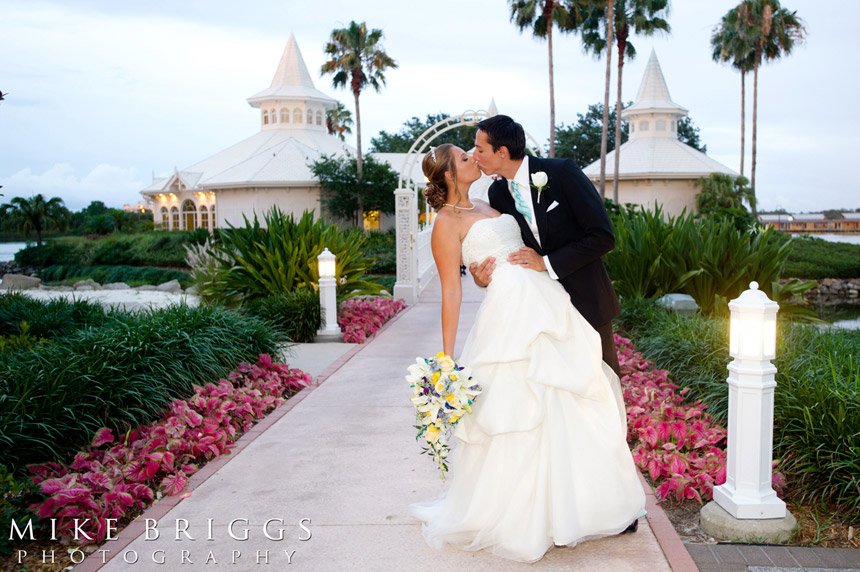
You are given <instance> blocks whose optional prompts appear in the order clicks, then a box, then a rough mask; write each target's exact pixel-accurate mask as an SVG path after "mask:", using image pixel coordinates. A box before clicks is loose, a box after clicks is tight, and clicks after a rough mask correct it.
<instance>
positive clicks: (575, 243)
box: [469, 115, 621, 377]
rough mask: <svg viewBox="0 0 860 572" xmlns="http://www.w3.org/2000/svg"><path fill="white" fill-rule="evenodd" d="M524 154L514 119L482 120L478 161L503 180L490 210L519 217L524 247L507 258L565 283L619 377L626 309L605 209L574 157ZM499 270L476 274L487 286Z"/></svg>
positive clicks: (491, 264) (489, 267)
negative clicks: (610, 268)
mask: <svg viewBox="0 0 860 572" xmlns="http://www.w3.org/2000/svg"><path fill="white" fill-rule="evenodd" d="M525 151H526V138H525V132H524V131H523V128H522V126H521V125H520V124H519V123H516V122H515V121H514V120H513V119H511V118H510V117H508V116H506V115H495V116H493V117H490V118H487V119H485V120H483V121H481V122H480V123H478V133H477V135H476V136H475V152H474V155H473V157H474V158H475V160H476V161H477V162H478V166H479V167H480V168H481V171H483V172H484V173H486V174H488V175H500V176H501V177H504V178H500V179H498V180H496V181H495V182H494V183H493V184H492V185H490V188H489V191H488V195H489V199H490V206H492V207H493V208H494V209H496V210H497V211H500V212H502V213H507V214H510V215H513V217H514V218H515V219H516V220H517V223H519V225H520V230H521V232H522V236H523V242H524V243H525V246H524V247H523V248H521V249H520V250H518V251H516V252H513V253H512V254H510V255H509V256H508V261H509V262H511V263H512V264H519V265H521V266H525V267H526V268H529V269H530V270H536V271H538V272H542V271H544V270H546V271H548V272H549V275H550V276H551V277H552V278H554V279H555V280H558V281H559V282H561V284H562V286H564V289H565V290H567V292H568V294H570V300H571V302H572V303H573V305H574V306H575V307H576V309H577V310H579V313H580V314H582V316H583V317H584V318H585V319H586V320H587V321H588V323H589V324H591V325H592V326H593V327H594V329H595V330H597V332H598V333H599V334H600V340H601V345H602V350H603V361H604V362H606V363H607V364H608V365H609V366H610V367H611V368H612V369H613V370H615V373H616V374H618V375H619V377H620V375H621V374H620V371H619V366H618V354H617V353H616V348H615V341H614V340H613V336H612V318H614V317H615V316H617V315H618V313H619V311H620V307H619V305H618V299H617V298H616V296H615V290H614V289H613V288H612V281H611V280H610V279H609V275H608V274H607V273H606V268H604V266H603V262H602V261H601V259H600V257H601V256H603V255H604V254H606V253H607V252H609V251H610V250H612V248H613V247H614V246H615V235H614V234H613V233H612V226H611V224H610V223H609V216H608V215H607V214H606V208H605V207H604V206H603V201H602V200H601V198H600V195H599V194H598V193H597V190H595V188H594V185H592V184H591V181H589V180H588V178H587V177H586V176H585V175H584V174H583V173H582V171H581V170H579V168H578V167H577V166H576V164H575V163H574V162H573V161H572V160H570V159H539V158H537V157H532V156H529V155H526V154H525ZM543 183H545V184H543ZM494 268H495V259H494V258H492V257H491V258H487V259H486V260H484V261H483V262H481V263H480V264H472V265H471V266H470V267H469V270H470V272H471V273H472V277H473V279H474V280H475V283H476V284H477V285H478V286H481V287H486V286H487V284H489V283H490V280H491V279H492V272H493V269H494Z"/></svg>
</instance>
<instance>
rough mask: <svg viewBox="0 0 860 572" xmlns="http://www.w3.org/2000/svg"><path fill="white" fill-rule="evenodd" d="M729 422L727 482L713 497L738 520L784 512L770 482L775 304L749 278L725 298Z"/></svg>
mask: <svg viewBox="0 0 860 572" xmlns="http://www.w3.org/2000/svg"><path fill="white" fill-rule="evenodd" d="M729 309H730V310H731V326H730V328H731V330H730V334H729V336H730V338H729V354H730V355H731V356H732V357H733V358H734V360H733V361H732V362H731V363H730V364H729V366H728V369H729V378H728V384H729V424H728V458H727V464H726V482H725V484H723V485H720V486H718V487H714V500H715V501H716V502H717V504H719V505H720V506H721V507H722V508H723V509H725V510H726V512H728V513H729V514H730V515H732V516H733V517H734V518H737V519H770V518H783V517H785V516H786V509H785V503H784V502H783V501H782V500H781V499H780V498H779V497H777V496H776V492H775V491H774V490H773V487H772V486H771V473H772V470H773V469H772V466H771V462H772V459H773V395H774V388H775V387H776V381H774V374H776V367H774V366H773V364H772V363H771V362H770V360H772V359H774V357H775V356H776V313H777V311H778V310H779V305H778V304H777V303H776V302H774V301H773V300H771V299H770V298H768V297H767V294H765V293H764V292H762V291H761V290H759V289H758V283H756V282H752V283H750V289H749V290H746V291H744V292H743V293H742V294H741V295H740V296H739V297H738V298H736V299H734V300H732V301H731V302H730V303H729Z"/></svg>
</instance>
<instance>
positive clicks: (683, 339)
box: [620, 300, 860, 513]
mask: <svg viewBox="0 0 860 572" xmlns="http://www.w3.org/2000/svg"><path fill="white" fill-rule="evenodd" d="M646 304H647V302H642V301H631V300H623V301H622V306H623V310H622V315H621V317H620V318H621V319H620V324H621V325H622V326H623V327H627V328H629V330H628V331H632V332H633V335H634V338H633V339H634V343H635V345H636V347H637V348H638V349H639V350H640V351H641V352H642V353H643V354H644V355H645V357H646V358H647V359H649V360H652V361H653V362H654V363H655V364H656V365H657V366H658V367H660V368H663V369H666V370H668V371H669V372H670V374H671V378H672V380H673V381H675V383H677V384H679V385H681V386H682V387H688V388H690V398H692V399H701V400H702V401H704V402H705V403H707V404H708V406H709V408H708V411H710V412H711V413H712V414H713V415H714V416H715V417H716V418H718V419H720V420H722V421H723V422H725V420H726V418H727V411H728V386H727V384H726V378H727V377H728V371H727V369H726V366H727V365H728V363H729V359H730V358H729V354H728V321H727V320H725V319H715V318H711V319H708V318H704V317H702V316H693V317H689V316H679V315H676V314H670V313H668V312H665V311H663V310H662V309H656V308H651V309H647V307H646V306H645V305H646ZM858 356H860V331H856V330H855V331H847V330H834V331H830V330H821V329H819V328H817V327H814V326H809V325H803V324H797V323H792V322H787V321H780V322H779V323H778V333H777V358H776V360H774V365H775V366H776V368H777V374H776V382H777V386H776V392H775V394H774V436H773V443H774V457H775V458H778V459H781V463H780V470H782V471H783V472H784V473H785V475H786V476H787V477H788V485H789V489H790V494H791V495H792V496H793V497H794V498H797V499H799V500H807V501H813V502H822V503H832V504H833V505H836V506H838V507H840V508H842V509H844V510H847V511H849V512H854V513H856V512H857V511H858V510H860V494H858V491H860V489H858V487H860V357H858Z"/></svg>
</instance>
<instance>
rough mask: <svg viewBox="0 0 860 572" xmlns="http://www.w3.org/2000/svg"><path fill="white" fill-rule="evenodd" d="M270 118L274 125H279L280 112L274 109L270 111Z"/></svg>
mask: <svg viewBox="0 0 860 572" xmlns="http://www.w3.org/2000/svg"><path fill="white" fill-rule="evenodd" d="M269 117H271V118H272V123H277V122H278V110H277V109H273V110H272V111H270V112H269Z"/></svg>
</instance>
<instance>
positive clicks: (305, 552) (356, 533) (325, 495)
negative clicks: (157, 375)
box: [80, 279, 669, 572]
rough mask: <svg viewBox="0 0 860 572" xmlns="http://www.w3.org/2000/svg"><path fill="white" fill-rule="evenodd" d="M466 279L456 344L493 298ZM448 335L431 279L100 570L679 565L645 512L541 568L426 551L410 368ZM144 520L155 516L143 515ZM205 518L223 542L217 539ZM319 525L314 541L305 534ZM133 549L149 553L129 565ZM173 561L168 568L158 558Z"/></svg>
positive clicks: (136, 527) (95, 559)
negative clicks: (411, 509)
mask: <svg viewBox="0 0 860 572" xmlns="http://www.w3.org/2000/svg"><path fill="white" fill-rule="evenodd" d="M463 284H464V290H465V292H464V303H463V310H462V316H461V320H460V323H461V328H460V334H459V336H458V351H459V347H460V346H461V345H462V342H463V340H464V338H465V335H466V332H467V331H468V329H469V327H470V326H471V323H472V321H473V319H474V316H475V312H476V310H477V308H478V305H479V303H480V300H481V297H482V294H481V292H480V291H479V290H478V289H477V288H475V287H474V286H473V285H472V284H471V281H470V280H469V279H464V281H463ZM441 345H442V343H441V333H440V318H439V291H438V288H436V287H430V288H429V289H428V291H427V292H425V294H424V295H423V296H422V298H421V301H420V302H419V303H418V304H416V305H414V306H412V307H411V308H409V309H407V310H406V311H405V312H404V313H402V314H401V315H400V316H399V317H398V318H396V319H395V321H394V322H393V323H390V324H389V325H388V327H386V328H384V329H383V331H382V332H381V333H380V334H379V335H377V337H376V338H374V339H373V340H372V341H371V342H369V343H367V344H366V345H364V346H363V347H361V348H360V349H359V350H358V351H357V353H355V354H354V355H351V356H350V354H349V353H347V354H346V357H349V359H348V361H346V363H344V364H343V365H342V366H341V367H340V368H339V369H338V370H337V371H335V372H334V373H332V374H331V375H329V376H328V378H327V379H326V380H325V381H324V383H322V385H320V386H319V387H317V388H315V389H313V390H312V391H310V392H308V393H306V394H305V395H304V397H303V399H301V401H299V402H298V403H297V404H295V405H294V406H293V407H292V409H291V410H289V411H287V412H286V413H285V414H283V415H282V416H281V417H280V418H279V419H277V420H276V421H274V422H273V423H272V424H271V425H270V426H268V428H264V429H262V430H261V432H259V433H258V434H257V435H256V438H254V439H253V440H251V441H250V442H249V444H247V446H245V447H244V448H242V449H241V450H240V451H239V452H237V453H233V455H232V457H233V458H232V459H230V460H229V462H226V463H224V464H223V465H221V466H220V468H218V470H217V471H216V472H214V474H212V475H211V476H210V477H209V478H208V479H206V480H205V481H204V482H202V483H200V484H197V485H196V488H194V489H193V490H192V491H191V492H190V493H186V494H185V497H186V498H184V499H183V500H181V501H180V502H178V503H176V504H175V506H174V507H173V508H172V509H170V510H169V512H166V514H164V513H165V511H164V510H161V511H160V512H161V513H162V514H163V516H161V517H160V518H159V519H158V526H157V530H158V532H159V538H158V539H157V540H147V538H146V536H145V533H144V534H140V531H142V530H143V524H142V522H135V523H132V525H130V526H129V528H128V529H127V531H126V537H128V540H130V539H131V538H132V537H133V536H131V535H136V534H139V536H137V537H136V538H135V539H134V540H132V541H131V542H130V544H128V545H127V546H124V547H122V548H118V549H114V547H113V546H112V545H116V546H117V547H119V546H122V545H123V544H124V542H122V541H123V534H120V538H119V541H118V542H111V541H109V542H107V543H106V544H105V545H104V546H102V547H101V548H102V549H105V550H111V553H108V554H107V557H112V558H111V560H109V561H108V563H107V564H106V565H105V566H103V567H101V569H102V570H139V571H148V570H158V571H163V570H176V569H180V566H181V569H196V568H207V569H208V568H211V567H212V566H215V565H216V563H217V566H216V567H229V568H230V569H231V570H259V569H260V566H263V565H264V564H265V563H266V559H267V561H268V565H269V569H274V570H284V569H287V566H288V564H290V563H291V565H290V567H289V568H290V569H293V568H294V569H300V570H397V571H400V570H428V571H430V570H433V571H439V570H490V569H492V570H494V571H501V570H520V569H522V570H527V569H528V570H533V569H539V570H611V571H627V570H629V571H634V570H636V571H639V570H648V571H649V572H651V571H653V572H657V571H661V570H669V565H668V563H667V560H666V558H665V557H664V555H663V552H662V551H661V549H660V545H659V544H658V542H657V540H656V539H655V537H654V535H653V534H652V531H651V529H650V528H649V526H648V523H647V521H646V520H645V519H642V520H641V522H640V527H639V532H638V533H636V534H626V535H622V536H617V537H612V538H606V539H602V540H597V541H592V542H588V543H584V544H582V545H580V546H578V547H576V548H554V549H552V550H550V552H549V553H548V554H547V555H546V556H545V557H544V558H543V559H542V560H541V561H539V562H538V563H536V564H533V565H526V564H518V563H512V562H508V561H505V560H501V559H499V558H496V557H494V556H492V555H490V554H487V553H484V552H480V553H467V552H462V551H459V550H456V549H452V548H450V547H446V548H445V549H444V550H442V551H436V550H434V549H431V548H430V547H428V546H427V545H426V544H425V542H424V540H423V537H422V536H421V531H420V525H419V524H417V523H416V522H415V521H414V520H413V519H412V518H410V517H409V516H408V505H409V504H410V503H413V502H416V501H421V500H427V499H432V498H434V497H436V496H437V495H438V494H439V493H440V492H441V491H442V484H441V482H440V480H439V478H438V477H437V475H436V473H435V470H434V467H433V463H432V462H431V460H430V459H429V458H427V457H426V456H423V455H419V446H418V444H417V443H416V442H415V432H414V428H413V427H412V424H413V422H414V412H413V408H412V405H411V404H410V402H409V399H408V395H409V393H408V385H407V384H406V381H405V380H404V375H405V369H406V366H408V365H409V364H410V363H412V362H413V360H414V359H415V357H417V356H425V355H431V354H434V353H436V352H437V351H439V349H440V348H441ZM335 346H337V345H335ZM329 349H330V350H331V352H330V354H329V355H328V356H326V355H324V354H326V351H325V350H323V349H318V350H317V352H318V355H317V356H316V357H315V358H314V357H309V356H310V355H311V354H310V353H309V352H308V351H307V349H306V348H303V347H301V346H300V347H297V348H296V351H297V352H298V354H297V362H298V363H300V362H301V360H300V359H299V358H301V359H305V358H307V360H308V362H307V363H311V362H313V363H311V365H314V364H315V365H314V367H316V368H317V370H318V371H321V369H325V368H324V367H322V368H321V367H319V366H320V362H321V360H323V361H324V360H326V359H329V358H331V359H332V361H333V360H334V358H336V357H340V355H341V354H343V353H344V351H348V350H347V349H345V348H343V347H330V348H329ZM320 352H321V353H320ZM332 356H334V357H332ZM306 367H307V366H306ZM300 395H301V394H300ZM273 415H276V414H273ZM261 425H262V424H261ZM246 437H249V436H248V435H246ZM243 439H244V437H243ZM649 492H650V491H649ZM168 500H169V499H164V500H163V501H161V502H160V503H156V505H155V507H157V506H158V504H161V503H165V501H168ZM155 507H153V508H155ZM148 513H149V514H154V512H153V511H148ZM146 517H147V513H144V515H142V517H141V519H145V518H146ZM177 519H185V520H186V521H187V522H188V533H189V534H190V535H191V536H192V537H193V538H194V540H190V539H188V538H187V537H185V536H182V535H179V539H178V540H177V536H178V535H177V533H176V527H177ZM208 519H212V524H211V537H212V538H213V540H207V536H209V534H208V527H209V525H208V523H209V520H208ZM233 519H246V520H245V521H239V522H237V523H236V524H235V525H234V527H233V532H234V534H235V536H237V537H240V538H243V535H244V532H245V531H246V530H247V535H248V536H247V540H235V539H233V538H231V536H230V534H229V530H228V525H229V522H230V521H231V520H233ZM269 519H282V520H283V522H284V526H280V523H279V522H277V521H275V522H273V523H271V524H270V526H269V532H270V535H271V536H273V537H275V538H277V537H278V535H279V532H278V531H279V529H280V530H283V531H284V534H283V540H270V539H268V538H266V536H265V535H264V523H265V522H266V521H267V520H269ZM302 523H303V525H304V528H302V526H301V524H302ZM179 524H180V527H182V526H183V524H184V523H183V521H181V520H180V521H179ZM308 531H309V533H310V536H311V537H310V539H309V540H302V539H306V538H307V537H308V536H309V533H308ZM131 551H134V552H131ZM183 551H185V564H184V565H182V559H183ZM123 556H125V557H126V559H127V560H133V559H134V558H135V557H137V558H138V561H137V562H136V563H134V564H131V563H126V562H124V561H123ZM101 559H102V556H101V554H99V553H96V554H93V555H91V556H90V558H88V559H87V561H86V563H85V564H83V565H82V566H81V567H80V568H81V569H82V570H85V569H89V570H92V569H97V568H98V565H100V564H101ZM162 560H163V561H164V562H165V563H164V564H158V563H156V562H155V561H162ZM207 560H208V562H207ZM234 562H235V564H234ZM191 563H193V564H191Z"/></svg>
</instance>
